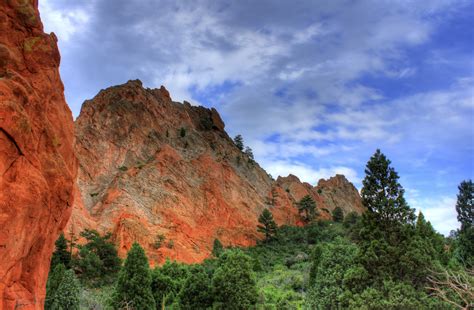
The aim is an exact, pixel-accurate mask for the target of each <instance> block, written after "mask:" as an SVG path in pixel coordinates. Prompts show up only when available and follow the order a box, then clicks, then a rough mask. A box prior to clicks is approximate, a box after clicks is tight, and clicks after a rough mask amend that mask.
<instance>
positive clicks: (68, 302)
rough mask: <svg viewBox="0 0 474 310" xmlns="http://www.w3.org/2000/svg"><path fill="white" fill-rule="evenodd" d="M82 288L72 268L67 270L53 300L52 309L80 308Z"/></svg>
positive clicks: (68, 309)
mask: <svg viewBox="0 0 474 310" xmlns="http://www.w3.org/2000/svg"><path fill="white" fill-rule="evenodd" d="M80 293H81V288H80V285H79V281H78V280H77V278H76V275H75V274H74V271H72V270H66V271H65V272H64V274H63V277H62V279H61V283H60V284H59V286H58V288H57V290H56V292H55V294H54V296H53V300H52V305H51V309H55V310H79V308H80V299H79V296H80Z"/></svg>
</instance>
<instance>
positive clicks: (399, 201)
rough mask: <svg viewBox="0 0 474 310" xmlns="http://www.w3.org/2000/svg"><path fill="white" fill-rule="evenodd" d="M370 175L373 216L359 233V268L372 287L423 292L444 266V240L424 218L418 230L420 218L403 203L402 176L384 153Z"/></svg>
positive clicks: (367, 198)
mask: <svg viewBox="0 0 474 310" xmlns="http://www.w3.org/2000/svg"><path fill="white" fill-rule="evenodd" d="M365 172H366V177H365V179H364V180H363V182H362V183H363V184H364V187H363V188H362V202H363V204H364V206H365V207H366V208H367V210H368V211H367V212H366V213H365V214H364V216H363V218H362V221H361V222H359V223H358V227H357V228H355V230H356V231H357V232H356V235H357V237H356V239H357V240H358V241H359V242H358V243H359V247H360V249H361V251H360V253H361V254H360V255H359V257H358V262H359V263H360V264H362V265H363V266H364V267H365V269H366V270H367V271H368V272H369V278H370V281H369V283H372V284H377V285H381V283H382V282H383V281H385V280H386V279H393V280H395V281H406V282H407V283H411V284H412V285H414V286H415V287H417V288H420V287H423V285H424V284H425V281H426V276H427V274H428V272H429V269H430V268H432V267H433V264H435V262H436V261H439V260H441V261H442V260H443V258H442V257H441V256H442V251H443V250H442V249H440V244H439V238H438V237H436V236H435V235H436V234H435V232H434V231H433V229H432V227H431V224H429V223H426V221H425V220H424V217H423V215H421V216H420V219H419V221H418V225H417V226H418V228H416V226H415V225H413V221H414V219H415V218H416V217H415V216H414V211H413V209H411V208H410V207H409V206H408V205H407V204H406V202H405V199H404V198H403V193H404V191H403V188H402V186H401V185H400V184H399V183H398V174H397V173H396V172H395V170H394V169H393V168H392V167H390V160H388V159H387V158H386V157H385V155H383V154H382V153H381V152H380V150H377V151H376V153H375V154H374V155H373V156H372V157H371V158H370V160H369V162H368V163H367V168H366V170H365ZM441 247H442V246H441Z"/></svg>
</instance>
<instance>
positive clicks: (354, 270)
mask: <svg viewBox="0 0 474 310" xmlns="http://www.w3.org/2000/svg"><path fill="white" fill-rule="evenodd" d="M357 255H358V248H357V246H356V245H354V244H351V243H349V242H347V241H345V240H343V239H341V238H337V239H336V240H335V241H334V242H332V243H328V244H324V245H319V246H317V247H316V249H315V251H314V253H313V265H312V267H311V273H310V280H309V282H310V283H312V284H313V286H312V288H311V290H310V291H309V294H308V296H307V299H306V304H307V305H308V306H309V307H310V308H318V307H320V308H321V309H339V308H345V307H346V306H347V304H346V303H345V302H346V301H345V299H344V294H345V291H346V290H347V289H348V288H347V285H346V283H351V284H353V282H354V281H353V278H354V277H355V275H357V277H356V278H362V279H363V278H364V277H366V272H365V270H364V269H363V268H361V267H358V265H357V264H356V262H355V261H356V257H357Z"/></svg>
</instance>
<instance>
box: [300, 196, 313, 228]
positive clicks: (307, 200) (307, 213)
mask: <svg viewBox="0 0 474 310" xmlns="http://www.w3.org/2000/svg"><path fill="white" fill-rule="evenodd" d="M298 211H299V213H300V215H302V218H303V220H304V221H305V222H310V221H311V220H313V218H314V217H315V216H316V215H318V213H317V211H316V202H315V201H314V200H313V198H312V197H311V196H310V195H306V196H304V197H303V198H302V199H301V200H300V201H299V202H298Z"/></svg>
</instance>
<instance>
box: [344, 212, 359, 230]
mask: <svg viewBox="0 0 474 310" xmlns="http://www.w3.org/2000/svg"><path fill="white" fill-rule="evenodd" d="M359 220H360V215H359V214H357V212H355V211H351V212H349V213H348V214H347V215H346V217H345V218H344V227H346V228H349V227H352V226H354V225H355V224H357V222H358V221H359Z"/></svg>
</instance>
